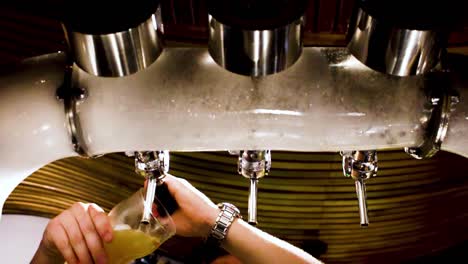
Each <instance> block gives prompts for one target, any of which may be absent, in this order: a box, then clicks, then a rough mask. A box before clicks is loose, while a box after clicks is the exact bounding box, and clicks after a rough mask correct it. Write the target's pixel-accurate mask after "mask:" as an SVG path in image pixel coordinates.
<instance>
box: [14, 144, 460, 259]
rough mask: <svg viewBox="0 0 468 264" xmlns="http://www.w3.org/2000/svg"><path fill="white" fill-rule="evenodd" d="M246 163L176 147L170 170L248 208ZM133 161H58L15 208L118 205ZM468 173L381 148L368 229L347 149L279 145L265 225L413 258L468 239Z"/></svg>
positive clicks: (39, 210) (356, 255)
mask: <svg viewBox="0 0 468 264" xmlns="http://www.w3.org/2000/svg"><path fill="white" fill-rule="evenodd" d="M236 162H237V159H236V157H234V156H230V155H229V154H227V153H221V152H210V153H205V152H200V153H172V154H171V170H170V171H171V173H172V174H174V175H176V176H179V177H184V178H186V179H188V180H189V181H190V182H191V183H192V184H194V185H195V186H196V187H197V188H199V189H200V190H201V191H203V192H204V193H206V194H207V195H208V196H209V197H210V198H211V199H213V200H214V201H215V202H219V201H229V202H233V203H235V204H236V205H238V206H239V208H240V209H241V211H242V212H243V213H244V214H245V213H246V210H247V208H246V207H247V196H248V182H247V180H245V179H244V178H242V177H241V176H239V175H237V172H236ZM133 166H134V164H133V160H132V159H131V158H128V157H126V156H124V155H122V154H110V155H106V156H104V157H101V158H98V159H93V160H85V159H79V158H70V159H64V160H59V161H56V162H54V163H52V164H49V165H47V166H45V167H44V168H42V169H40V170H39V171H37V172H36V173H34V174H33V175H32V176H30V177H28V178H27V179H26V180H25V181H24V182H23V183H22V184H21V185H20V186H18V188H17V189H16V190H15V191H14V192H13V194H12V195H11V196H10V197H9V199H8V200H7V202H6V205H5V213H21V214H32V215H41V216H48V217H52V216H54V215H56V214H58V213H59V212H60V211H62V210H64V209H65V208H67V207H68V206H70V205H71V204H72V203H73V202H76V201H85V202H95V203H97V204H99V205H101V206H102V207H104V208H105V209H106V210H109V209H110V208H112V206H113V205H115V204H116V203H118V202H119V201H120V200H123V199H125V198H126V197H127V196H129V195H130V194H131V193H133V192H134V191H135V190H137V189H138V188H140V187H141V185H142V183H143V179H142V178H141V177H140V176H138V175H136V174H135V173H134V172H133V169H134V168H133ZM467 176H468V163H467V161H466V159H464V158H461V157H458V156H455V155H452V154H448V153H440V154H439V155H438V156H437V157H436V158H434V159H431V160H422V161H419V160H414V159H411V158H410V157H408V156H407V155H406V154H404V153H403V152H402V151H387V152H380V153H379V175H378V177H376V178H374V179H371V180H369V181H368V207H369V217H370V221H371V224H370V226H369V228H367V229H361V228H360V226H359V215H358V211H357V201H356V197H355V191H354V184H353V182H352V180H350V179H347V178H345V177H343V176H342V172H341V158H340V156H339V155H338V154H337V153H294V152H273V164H272V172H271V174H270V175H269V176H267V177H265V178H264V179H262V180H261V182H260V184H259V204H258V215H259V223H260V225H259V227H260V228H262V229H263V230H265V231H267V232H270V233H272V234H274V235H276V236H278V237H281V238H283V239H286V240H288V241H290V242H291V243H293V244H296V245H298V246H302V247H303V248H304V249H306V250H308V251H310V252H311V253H313V254H315V255H316V256H318V257H320V258H321V259H323V260H325V261H329V262H331V263H355V262H359V263H373V262H379V263H382V262H390V260H391V262H398V261H404V260H410V259H414V258H416V257H418V256H422V255H427V254H430V253H432V252H435V251H438V250H442V249H446V248H449V247H452V246H454V245H457V244H458V243H460V242H461V241H464V240H467V239H468V232H467V231H468V203H465V202H464V201H466V199H468V177H467ZM185 252H190V250H186V251H185ZM396 253H398V254H396Z"/></svg>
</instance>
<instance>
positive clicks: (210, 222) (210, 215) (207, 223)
mask: <svg viewBox="0 0 468 264" xmlns="http://www.w3.org/2000/svg"><path fill="white" fill-rule="evenodd" d="M220 212H221V210H220V209H219V208H218V207H216V206H212V207H210V209H209V210H207V211H206V215H205V217H204V221H203V226H204V228H203V229H204V230H206V232H205V235H204V237H207V236H209V235H210V233H211V229H212V228H213V226H214V225H215V223H216V219H217V218H218V215H219V213H220Z"/></svg>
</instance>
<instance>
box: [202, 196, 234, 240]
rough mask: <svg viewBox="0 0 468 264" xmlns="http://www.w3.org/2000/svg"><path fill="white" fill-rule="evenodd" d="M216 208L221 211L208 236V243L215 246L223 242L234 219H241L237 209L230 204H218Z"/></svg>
mask: <svg viewBox="0 0 468 264" xmlns="http://www.w3.org/2000/svg"><path fill="white" fill-rule="evenodd" d="M218 207H219V209H221V212H220V213H219V215H218V217H217V218H216V222H215V224H214V226H213V227H212V228H211V233H210V235H209V236H208V241H209V242H211V243H213V242H214V243H216V244H219V243H221V241H223V240H224V238H225V237H226V235H227V232H228V230H229V227H231V224H232V222H234V220H235V219H236V218H242V216H241V215H240V211H239V209H237V207H235V206H234V205H232V204H230V203H219V204H218Z"/></svg>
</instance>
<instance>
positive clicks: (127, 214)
mask: <svg viewBox="0 0 468 264" xmlns="http://www.w3.org/2000/svg"><path fill="white" fill-rule="evenodd" d="M144 210H145V207H144V189H143V188H142V189H140V190H139V191H137V192H136V193H134V194H133V195H132V196H130V197H129V198H128V199H126V200H124V201H122V202H120V203H119V204H117V205H116V206H115V207H114V208H113V209H112V210H111V211H110V213H109V217H110V220H111V224H112V226H113V229H114V231H113V233H114V238H113V240H112V242H110V243H104V248H105V250H106V252H107V255H108V258H109V263H111V264H128V263H131V262H132V261H133V260H135V259H138V258H142V257H144V256H146V255H149V254H151V253H152V252H153V251H155V250H156V249H157V248H158V247H159V246H160V245H161V244H162V243H164V242H165V241H166V240H168V239H169V238H171V237H172V236H173V235H174V234H175V231H176V229H175V224H174V222H173V221H172V218H171V216H170V215H169V213H168V212H167V210H166V209H165V208H164V206H163V205H162V204H161V202H160V201H159V200H158V199H157V198H155V199H154V202H153V205H152V208H151V218H150V221H144V222H142V221H141V220H142V216H143V212H144Z"/></svg>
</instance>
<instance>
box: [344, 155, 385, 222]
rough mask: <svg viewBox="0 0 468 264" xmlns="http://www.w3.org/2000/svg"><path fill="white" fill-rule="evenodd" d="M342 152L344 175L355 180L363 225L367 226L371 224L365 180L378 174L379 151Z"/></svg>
mask: <svg viewBox="0 0 468 264" xmlns="http://www.w3.org/2000/svg"><path fill="white" fill-rule="evenodd" d="M340 154H341V156H342V157H343V174H344V176H346V177H350V178H353V179H354V181H355V184H356V195H357V197H358V205H359V216H360V219H361V226H362V227H366V226H368V225H369V218H368V216H367V201H366V200H367V195H366V184H365V181H366V180H368V179H370V178H372V177H375V176H377V169H378V164H377V151H375V150H366V151H342V152H340Z"/></svg>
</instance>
